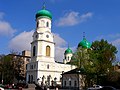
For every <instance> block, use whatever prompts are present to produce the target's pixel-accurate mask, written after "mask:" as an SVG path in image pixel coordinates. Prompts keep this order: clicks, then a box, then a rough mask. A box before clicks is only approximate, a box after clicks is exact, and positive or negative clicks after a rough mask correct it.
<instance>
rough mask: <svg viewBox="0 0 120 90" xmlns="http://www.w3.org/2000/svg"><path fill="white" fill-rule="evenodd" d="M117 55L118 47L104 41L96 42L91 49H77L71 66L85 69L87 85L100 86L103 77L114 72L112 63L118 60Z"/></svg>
mask: <svg viewBox="0 0 120 90" xmlns="http://www.w3.org/2000/svg"><path fill="white" fill-rule="evenodd" d="M116 53H117V49H116V47H115V46H113V45H112V44H109V43H108V42H107V40H104V39H102V40H101V41H94V42H93V43H92V46H91V49H84V48H77V50H76V52H75V53H74V54H73V57H72V60H71V64H74V65H76V66H77V67H78V68H84V70H85V71H86V83H87V84H90V83H97V84H99V82H101V81H102V80H101V79H103V77H105V76H107V75H108V73H110V72H112V71H113V67H112V62H113V61H114V60H115V58H116V56H115V54H116ZM88 86H89V85H88Z"/></svg>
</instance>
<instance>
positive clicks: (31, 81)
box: [31, 75, 33, 83]
mask: <svg viewBox="0 0 120 90" xmlns="http://www.w3.org/2000/svg"><path fill="white" fill-rule="evenodd" d="M31 83H33V75H31Z"/></svg>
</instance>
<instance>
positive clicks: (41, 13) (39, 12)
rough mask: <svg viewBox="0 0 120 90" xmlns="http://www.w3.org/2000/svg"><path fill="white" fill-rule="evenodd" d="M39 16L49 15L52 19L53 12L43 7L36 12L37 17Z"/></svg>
mask: <svg viewBox="0 0 120 90" xmlns="http://www.w3.org/2000/svg"><path fill="white" fill-rule="evenodd" d="M38 17H48V18H50V19H52V14H51V13H50V12H49V11H48V10H45V9H42V10H39V11H38V12H37V13H36V19H37V18H38Z"/></svg>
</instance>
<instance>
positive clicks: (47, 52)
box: [46, 46, 50, 56]
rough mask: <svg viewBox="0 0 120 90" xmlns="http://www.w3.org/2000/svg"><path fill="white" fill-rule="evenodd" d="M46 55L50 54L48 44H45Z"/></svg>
mask: <svg viewBox="0 0 120 90" xmlns="http://www.w3.org/2000/svg"><path fill="white" fill-rule="evenodd" d="M46 56H50V46H46Z"/></svg>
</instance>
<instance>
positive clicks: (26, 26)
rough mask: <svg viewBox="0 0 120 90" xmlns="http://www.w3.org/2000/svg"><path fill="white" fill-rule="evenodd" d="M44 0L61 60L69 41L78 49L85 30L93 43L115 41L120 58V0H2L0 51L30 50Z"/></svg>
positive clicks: (71, 45)
mask: <svg viewBox="0 0 120 90" xmlns="http://www.w3.org/2000/svg"><path fill="white" fill-rule="evenodd" d="M44 2H45V5H46V9H47V10H49V11H50V12H51V13H52V17H53V18H52V30H51V31H52V33H53V34H54V36H55V37H54V41H55V43H56V44H55V59H56V61H62V59H63V57H64V51H65V50H66V49H67V48H68V45H69V47H70V48H71V49H72V50H73V52H74V51H75V49H76V48H77V45H78V43H79V42H80V41H82V39H83V32H85V37H86V39H87V40H88V41H89V42H90V43H92V42H94V41H95V40H101V39H105V40H107V41H108V42H109V43H112V44H113V45H114V46H116V47H117V50H118V54H117V58H118V59H119V58H120V0H10V1H9V0H0V54H9V53H10V52H11V51H15V52H21V51H23V50H30V43H31V42H32V35H33V32H34V31H35V28H36V21H35V14H36V13H37V11H39V10H41V9H42V6H43V3H44Z"/></svg>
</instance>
